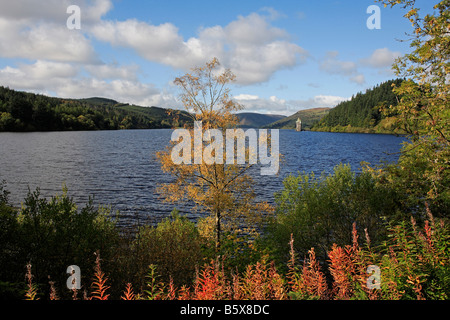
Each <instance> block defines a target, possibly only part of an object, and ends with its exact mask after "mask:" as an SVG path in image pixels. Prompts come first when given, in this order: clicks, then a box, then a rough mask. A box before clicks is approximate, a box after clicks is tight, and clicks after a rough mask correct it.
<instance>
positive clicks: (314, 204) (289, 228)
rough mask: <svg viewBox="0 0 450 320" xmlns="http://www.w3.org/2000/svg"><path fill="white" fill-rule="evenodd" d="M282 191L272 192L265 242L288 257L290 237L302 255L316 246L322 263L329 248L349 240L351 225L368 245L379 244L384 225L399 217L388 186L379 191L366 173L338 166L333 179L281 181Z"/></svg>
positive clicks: (305, 177)
mask: <svg viewBox="0 0 450 320" xmlns="http://www.w3.org/2000/svg"><path fill="white" fill-rule="evenodd" d="M283 186H284V188H283V190H282V191H280V192H278V193H276V195H275V200H276V203H277V208H276V219H275V220H274V221H273V223H271V225H270V226H269V230H268V237H269V239H270V240H271V241H269V242H272V244H273V247H274V250H275V251H276V252H278V253H282V254H283V256H282V257H280V259H282V260H281V261H283V260H284V261H285V256H286V255H287V249H286V243H288V242H289V239H290V236H291V234H293V236H294V239H295V250H296V251H297V252H298V253H299V254H300V255H301V256H305V255H306V254H307V252H308V250H309V249H310V248H311V247H315V248H316V250H317V255H318V257H320V258H321V260H325V258H326V252H327V250H328V249H329V248H330V247H331V245H332V244H333V243H336V244H338V245H343V244H345V243H350V242H351V241H352V239H351V235H352V232H351V231H352V224H353V223H354V222H356V224H357V228H358V230H359V231H360V232H361V233H362V234H361V235H362V236H364V235H365V231H364V230H365V229H366V231H367V234H368V235H369V237H370V239H371V240H372V242H377V241H380V240H382V239H383V237H384V235H385V232H386V230H385V227H384V223H383V220H384V219H385V218H386V217H391V216H393V215H394V214H395V213H396V212H398V210H399V207H398V204H397V195H396V193H395V192H393V191H392V190H391V189H389V188H388V187H386V186H379V185H378V184H377V183H376V180H375V179H374V178H372V177H371V175H370V174H369V173H366V172H361V173H359V174H356V173H355V172H353V171H352V170H351V168H350V166H349V165H342V164H340V165H338V166H336V167H335V168H334V171H333V173H332V174H329V175H326V174H324V173H323V174H322V175H321V176H319V177H317V176H316V175H315V174H314V173H310V174H299V175H298V176H293V175H290V176H288V177H286V179H285V180H284V181H283Z"/></svg>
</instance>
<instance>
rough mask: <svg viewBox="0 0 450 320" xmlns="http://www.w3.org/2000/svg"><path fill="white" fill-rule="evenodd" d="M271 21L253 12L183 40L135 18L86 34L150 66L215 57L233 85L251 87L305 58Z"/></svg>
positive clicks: (171, 29)
mask: <svg viewBox="0 0 450 320" xmlns="http://www.w3.org/2000/svg"><path fill="white" fill-rule="evenodd" d="M271 17H273V11H272V12H271ZM269 20H270V17H266V16H263V15H260V14H258V13H252V14H250V15H248V16H246V17H243V16H240V17H238V18H237V20H235V21H232V22H231V23H229V24H228V25H226V26H225V27H222V26H213V27H208V28H203V29H200V30H199V33H198V36H197V37H191V38H189V39H187V40H184V39H183V37H182V36H181V35H180V34H179V31H178V29H177V27H176V26H175V25H173V24H171V23H164V24H161V25H157V26H156V25H151V24H148V23H146V22H141V21H138V20H135V19H131V20H126V21H114V22H113V21H102V22H101V23H99V24H97V25H95V26H93V27H92V28H91V29H90V30H91V32H92V34H93V36H94V37H95V38H97V39H99V40H101V41H105V42H108V43H110V44H112V45H113V46H120V47H126V48H132V49H134V50H135V51H136V52H137V53H138V54H139V55H140V56H142V57H143V58H145V59H147V60H149V61H154V62H158V63H163V64H166V65H169V66H172V67H175V68H180V69H184V70H188V69H190V68H192V67H193V66H196V65H203V64H204V63H205V62H206V61H208V60H210V59H212V58H213V57H217V58H219V60H220V61H221V63H222V65H224V66H225V67H226V68H231V69H232V70H233V72H234V73H235V74H236V76H237V83H239V84H254V83H260V82H264V81H267V80H268V79H269V78H270V77H271V75H272V74H274V73H275V72H276V71H278V70H281V69H285V68H290V67H294V66H295V65H297V64H298V63H301V62H303V61H304V60H305V59H306V57H307V52H306V50H304V49H303V48H301V47H300V46H298V45H297V44H295V43H292V42H290V41H289V35H288V34H287V32H286V31H285V30H282V29H279V28H276V27H273V26H271V25H270V23H269Z"/></svg>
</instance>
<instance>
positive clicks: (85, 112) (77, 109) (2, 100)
mask: <svg viewBox="0 0 450 320" xmlns="http://www.w3.org/2000/svg"><path fill="white" fill-rule="evenodd" d="M188 119H189V118H188V114H187V113H186V112H182V111H178V110H177V111H174V110H169V109H163V108H158V107H139V106H133V105H128V104H120V103H118V102H117V101H115V100H111V99H105V98H89V99H78V100H76V99H62V98H53V97H47V96H44V95H38V94H34V93H27V92H19V91H15V90H11V89H9V88H5V87H1V86H0V131H59V130H61V131H62V130H114V129H153V128H171V127H173V126H181V125H183V124H184V122H185V121H187V120H188Z"/></svg>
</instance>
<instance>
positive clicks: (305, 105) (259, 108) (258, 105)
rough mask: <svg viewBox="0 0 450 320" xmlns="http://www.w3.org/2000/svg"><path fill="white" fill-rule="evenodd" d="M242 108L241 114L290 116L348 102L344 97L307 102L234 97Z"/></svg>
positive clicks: (249, 96)
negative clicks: (255, 113)
mask: <svg viewBox="0 0 450 320" xmlns="http://www.w3.org/2000/svg"><path fill="white" fill-rule="evenodd" d="M234 98H235V99H236V100H237V102H239V103H240V104H241V105H243V106H244V108H245V109H244V110H242V111H243V112H261V113H267V114H281V115H286V116H290V115H292V114H294V113H296V112H297V111H299V110H303V109H310V108H332V107H334V106H336V105H337V104H338V103H339V102H342V101H346V100H349V98H346V97H339V96H330V95H317V96H314V97H313V98H310V99H307V100H285V99H281V98H278V97H276V96H270V97H269V98H261V97H259V96H256V95H250V94H239V95H237V96H235V97H234Z"/></svg>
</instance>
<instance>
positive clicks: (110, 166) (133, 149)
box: [0, 129, 404, 221]
mask: <svg viewBox="0 0 450 320" xmlns="http://www.w3.org/2000/svg"><path fill="white" fill-rule="evenodd" d="M171 132H172V131H171V130H166V129H163V130H123V131H82V132H33V133H0V180H1V179H5V180H6V181H7V189H8V190H9V191H11V195H10V200H11V202H13V204H14V205H16V206H19V205H20V202H21V201H23V199H24V197H25V196H26V194H27V192H28V188H30V189H31V190H32V191H34V190H35V188H36V187H40V189H41V194H42V195H43V196H46V197H49V196H52V195H55V194H57V193H61V190H62V185H63V184H66V186H67V188H68V190H69V195H70V196H72V197H73V198H74V200H75V201H76V203H77V204H82V203H86V202H87V201H88V198H89V196H94V200H95V204H107V205H110V206H111V207H112V209H113V210H119V211H120V214H121V216H123V218H122V219H123V220H124V221H127V219H134V218H137V217H139V218H140V219H147V218H151V219H150V220H151V221H155V220H154V219H156V221H159V220H160V219H161V218H162V217H165V216H167V215H169V214H170V211H171V210H172V209H173V207H174V205H172V204H167V203H164V202H163V200H162V199H161V198H159V197H158V195H157V194H156V188H157V186H158V184H160V183H163V182H168V181H170V179H171V177H170V176H168V175H166V174H164V173H162V172H161V170H160V165H159V163H158V161H157V160H156V157H155V153H156V152H157V151H161V150H164V149H165V148H166V146H167V145H169V141H170V136H171ZM403 140H404V138H401V137H395V136H391V135H374V134H347V133H323V132H295V131H293V130H280V153H281V154H282V155H283V156H282V162H281V165H280V173H279V175H277V176H260V174H259V173H260V170H259V168H252V171H251V174H252V176H253V177H254V180H255V192H256V194H257V197H258V198H259V199H261V200H267V201H269V202H273V194H274V192H276V191H278V190H280V189H281V187H282V180H283V178H284V177H285V176H286V175H288V174H290V173H293V174H297V173H298V172H311V171H314V172H315V173H321V172H323V171H325V172H331V171H332V169H333V167H334V166H336V165H337V164H339V163H341V162H342V163H349V164H350V165H351V166H352V168H353V169H354V170H357V169H359V164H360V162H361V161H367V162H370V163H372V164H377V163H379V162H380V161H396V160H397V158H398V154H395V153H396V152H398V151H399V150H400V147H401V142H402V141H403ZM177 208H178V209H180V211H181V213H186V214H189V215H190V216H191V217H192V218H195V215H193V213H192V212H191V211H190V210H189V208H190V207H189V205H188V204H186V205H184V206H182V205H177Z"/></svg>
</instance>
